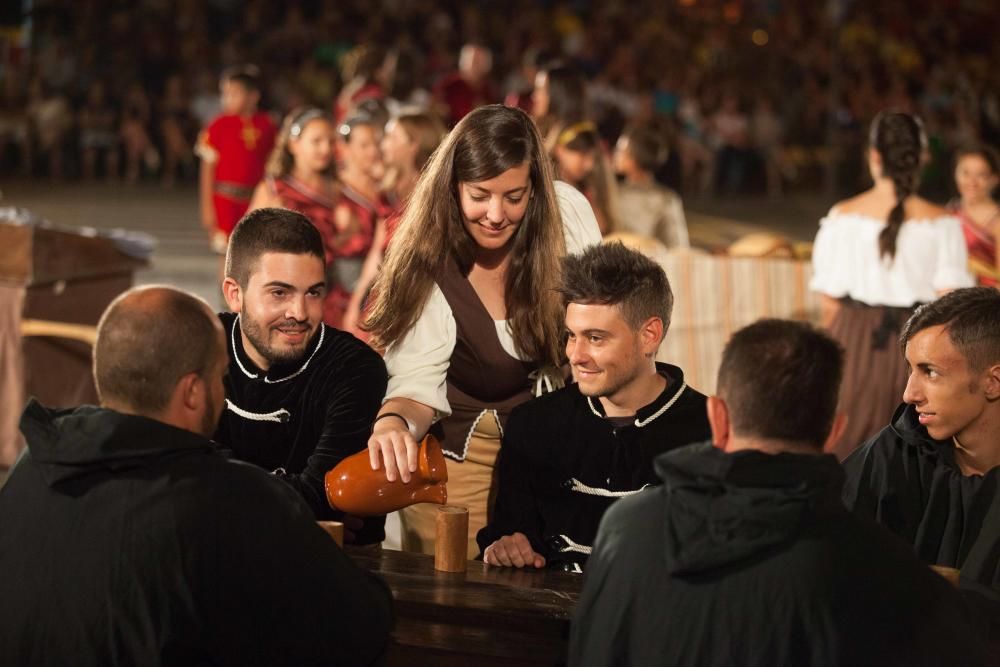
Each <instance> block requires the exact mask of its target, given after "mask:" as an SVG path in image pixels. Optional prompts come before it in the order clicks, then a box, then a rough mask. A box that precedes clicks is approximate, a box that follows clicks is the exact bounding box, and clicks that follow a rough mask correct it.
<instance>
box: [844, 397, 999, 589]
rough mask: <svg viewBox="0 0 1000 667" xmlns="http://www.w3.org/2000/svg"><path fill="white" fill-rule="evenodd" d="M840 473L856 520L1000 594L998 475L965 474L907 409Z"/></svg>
mask: <svg viewBox="0 0 1000 667" xmlns="http://www.w3.org/2000/svg"><path fill="white" fill-rule="evenodd" d="M998 437H1000V436H998ZM844 468H845V470H846V472H847V484H846V485H845V488H844V502H845V504H846V505H847V506H848V507H849V508H851V509H852V510H853V511H854V513H855V514H857V515H861V516H867V517H871V518H873V519H874V520H875V521H877V522H878V523H880V524H882V525H883V526H885V527H886V528H888V529H889V530H891V531H892V532H894V533H896V534H897V535H899V536H900V537H902V538H903V539H904V540H906V541H907V542H909V543H910V544H912V545H913V548H914V550H915V551H916V554H917V557H919V558H920V559H921V560H923V561H924V562H925V563H928V564H932V565H946V566H948V567H954V568H957V569H959V570H961V572H962V579H963V580H968V581H969V582H970V583H971V582H976V583H978V584H980V585H981V586H984V587H987V588H989V589H992V590H994V591H997V592H998V593H1000V491H998V488H997V484H998V482H1000V468H993V469H992V470H990V471H989V472H988V473H986V474H985V475H963V474H962V472H961V470H959V468H958V465H957V464H956V463H955V448H954V446H953V445H952V443H951V442H941V441H939V440H934V439H932V438H931V437H930V435H928V433H927V429H925V428H924V427H923V426H921V425H920V422H919V421H918V420H917V414H916V409H915V408H914V407H913V406H911V405H906V404H904V405H901V406H899V408H897V410H896V414H895V416H894V417H893V423H892V425H891V426H887V427H886V428H884V429H882V431H881V433H879V434H878V435H877V436H875V437H874V438H872V439H871V440H870V441H869V442H867V443H866V444H865V445H864V446H862V447H861V448H859V449H858V450H857V451H856V452H854V454H852V455H851V456H850V457H848V458H847V460H846V461H844Z"/></svg>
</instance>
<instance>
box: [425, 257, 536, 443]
mask: <svg viewBox="0 0 1000 667" xmlns="http://www.w3.org/2000/svg"><path fill="white" fill-rule="evenodd" d="M437 284H438V287H440V288H441V292H442V293H444V298H445V299H446V300H447V301H448V305H449V306H450V307H451V312H452V315H453V316H454V318H455V328H456V335H455V350H454V351H453V352H452V354H451V361H450V363H449V366H448V376H447V381H448V403H449V404H450V405H451V416H450V417H446V418H445V419H443V420H441V422H440V429H438V435H439V436H443V439H444V442H443V448H444V452H445V454H447V455H448V456H450V457H451V458H453V459H456V460H458V461H464V460H465V453H466V443H467V442H468V438H469V435H470V434H471V432H472V429H473V427H474V426H475V423H476V420H477V418H478V417H479V415H480V414H482V412H483V410H496V411H497V415H498V417H499V418H500V426H501V428H503V425H504V424H505V423H506V421H507V415H509V414H510V411H511V410H512V409H513V408H514V406H516V405H519V404H520V403H523V402H524V401H526V400H528V399H529V398H531V380H530V379H529V378H528V374H529V373H530V372H531V371H532V370H534V368H535V365H534V364H529V363H526V362H523V361H520V360H518V359H515V358H514V357H512V356H510V355H509V354H507V352H506V351H505V350H504V349H503V346H502V345H501V344H500V338H499V337H498V336H497V330H496V324H495V323H494V321H493V318H492V317H490V314H489V311H487V310H486V306H484V305H483V302H482V301H480V300H479V295H477V294H476V290H474V289H473V287H472V283H470V282H469V280H468V278H467V277H466V276H465V275H463V274H462V272H461V271H460V270H459V268H458V266H457V265H456V264H455V262H454V261H449V262H448V263H447V265H446V268H445V272H444V275H443V276H441V278H440V279H439V280H438V281H437Z"/></svg>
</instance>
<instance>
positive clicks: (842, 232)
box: [809, 209, 974, 307]
mask: <svg viewBox="0 0 1000 667" xmlns="http://www.w3.org/2000/svg"><path fill="white" fill-rule="evenodd" d="M819 224H820V228H819V232H818V233H817V234H816V241H815V243H814V245H813V277H812V280H811V281H810V283H809V287H810V288H811V289H812V290H813V291H815V292H820V293H822V294H826V295H827V296H831V297H834V298H840V297H844V296H849V297H851V298H852V299H854V300H856V301H861V302H863V303H867V304H869V305H878V306H898V307H909V306H912V305H914V304H917V303H928V302H930V301H933V300H934V299H936V298H937V297H938V292H939V291H942V290H950V289H957V288H959V287H971V286H972V285H973V284H974V282H973V279H972V276H970V275H969V272H968V269H967V268H966V264H967V250H966V247H965V237H964V236H963V235H962V225H961V223H960V222H959V220H958V218H955V217H954V216H950V215H943V216H940V217H938V218H933V219H923V220H907V221H906V222H904V223H903V224H902V225H901V226H900V228H899V235H898V236H897V237H896V255H895V257H894V258H889V257H879V249H878V236H879V233H880V232H881V231H882V230H883V229H884V228H885V224H886V223H885V220H880V219H877V218H873V217H871V216H867V215H862V214H859V213H840V212H838V211H836V210H835V209H834V210H831V211H830V213H829V214H827V216H826V217H825V218H823V219H822V220H821V221H820V223H819Z"/></svg>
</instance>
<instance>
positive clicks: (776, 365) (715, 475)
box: [570, 320, 986, 667]
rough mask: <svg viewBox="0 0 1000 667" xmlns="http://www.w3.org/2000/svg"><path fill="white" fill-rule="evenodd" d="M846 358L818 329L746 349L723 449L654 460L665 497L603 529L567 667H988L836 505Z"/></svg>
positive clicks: (778, 335) (639, 498) (938, 605)
mask: <svg viewBox="0 0 1000 667" xmlns="http://www.w3.org/2000/svg"><path fill="white" fill-rule="evenodd" d="M842 359H843V355H842V351H841V350H840V348H839V347H838V346H837V344H836V343H834V342H833V341H832V340H831V339H829V338H828V337H827V336H826V335H825V334H822V333H819V332H817V331H816V330H814V329H812V328H810V327H809V326H808V325H805V324H801V323H793V322H782V321H777V320H765V321H761V322H758V323H756V324H753V325H751V326H749V327H746V328H745V329H743V330H741V331H739V332H737V333H736V334H735V335H734V336H733V338H732V340H731V341H730V343H729V344H728V345H727V347H726V350H725V351H724V353H723V360H722V366H721V368H720V370H719V381H718V392H719V395H718V396H713V397H710V398H709V399H708V414H709V423H710V425H711V427H712V437H713V443H703V444H695V445H690V446H688V447H683V448H680V449H676V450H673V451H670V452H667V453H665V454H663V455H661V456H660V457H659V458H658V459H657V460H656V469H657V473H658V474H659V476H660V477H661V478H662V479H663V486H662V487H658V488H655V489H652V490H649V491H646V492H644V493H641V494H638V495H635V496H632V497H630V498H625V499H622V500H620V501H619V502H618V503H616V504H615V505H613V506H612V507H611V508H610V509H609V510H608V512H607V513H606V514H605V515H604V518H603V520H602V522H601V527H600V530H599V532H598V536H597V540H596V542H595V544H594V550H593V554H592V555H591V557H590V561H589V563H588V568H587V571H586V574H585V577H586V580H585V583H584V590H583V593H582V595H581V598H580V602H579V605H578V607H577V610H576V613H575V616H574V620H573V629H572V636H571V641H570V664H571V665H768V666H773V665H795V666H796V667H800V666H803V665H817V666H818V665H823V666H827V665H852V666H854V665H907V666H912V665H951V664H961V665H978V664H985V661H986V657H985V651H986V649H985V646H984V640H983V638H982V633H981V632H979V629H978V626H977V625H976V624H975V622H974V621H973V620H971V619H972V617H971V615H970V613H969V612H968V610H967V609H966V607H965V606H964V603H963V601H962V599H961V597H960V596H959V595H958V594H957V593H956V592H955V591H954V590H953V589H952V587H951V586H950V585H949V584H948V583H947V582H946V581H945V579H943V578H942V577H940V576H939V575H937V574H936V573H934V572H933V571H931V570H930V569H929V568H927V567H926V566H925V565H922V564H921V563H920V562H919V561H917V559H916V558H914V556H913V554H912V552H911V550H910V549H909V548H908V547H907V545H906V544H905V543H903V542H901V541H899V540H897V539H896V538H894V537H893V536H892V535H890V534H889V533H887V532H886V531H884V530H882V529H881V528H879V527H878V526H877V525H875V524H874V523H872V522H870V521H866V520H862V519H858V518H855V517H853V516H852V515H850V514H849V513H848V512H847V510H846V509H845V508H844V506H843V504H842V503H841V501H840V494H841V489H842V486H843V481H844V475H843V473H842V471H841V469H840V466H839V465H838V464H837V461H836V459H834V457H833V456H831V455H827V454H824V451H829V448H830V447H832V445H833V443H834V442H836V440H837V438H838V437H839V435H840V432H841V430H842V428H843V418H842V416H841V415H836V416H835V414H834V411H835V407H836V404H837V392H838V386H839V383H840V377H841V373H842Z"/></svg>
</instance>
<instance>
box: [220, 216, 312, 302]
mask: <svg viewBox="0 0 1000 667" xmlns="http://www.w3.org/2000/svg"><path fill="white" fill-rule="evenodd" d="M267 252H280V253H290V254H293V255H314V256H316V257H319V258H320V259H321V260H324V261H325V255H324V252H323V237H322V236H321V235H320V233H319V230H318V229H316V226H315V225H313V224H312V223H311V222H309V218H307V217H306V216H304V215H302V214H301V213H297V212H295V211H290V210H288V209H287V208H259V209H257V210H256V211H251V212H250V213H247V214H246V215H245V216H243V218H242V219H241V220H240V221H239V223H238V224H237V225H236V229H234V230H233V233H232V235H231V236H230V237H229V249H228V250H227V252H226V277H227V278H232V279H233V280H235V281H236V282H237V283H239V286H240V287H242V288H244V289H246V286H247V283H249V282H250V275H251V274H252V273H253V272H254V270H255V269H256V267H257V262H258V261H259V260H260V256H261V255H263V254H264V253H267Z"/></svg>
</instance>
